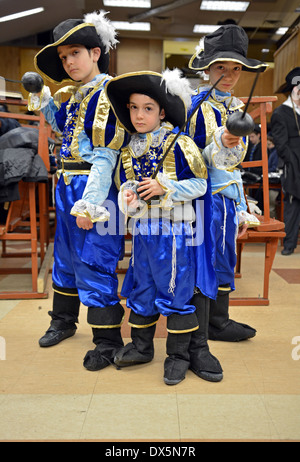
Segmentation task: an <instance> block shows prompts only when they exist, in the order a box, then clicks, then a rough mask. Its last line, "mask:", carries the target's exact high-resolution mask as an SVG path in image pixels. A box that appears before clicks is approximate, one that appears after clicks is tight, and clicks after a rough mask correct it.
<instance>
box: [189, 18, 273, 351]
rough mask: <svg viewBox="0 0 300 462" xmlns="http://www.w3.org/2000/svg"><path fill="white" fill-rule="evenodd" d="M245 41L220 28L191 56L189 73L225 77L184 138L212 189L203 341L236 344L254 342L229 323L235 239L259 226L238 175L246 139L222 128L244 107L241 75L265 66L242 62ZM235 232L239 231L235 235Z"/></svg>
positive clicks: (238, 31)
mask: <svg viewBox="0 0 300 462" xmlns="http://www.w3.org/2000/svg"><path fill="white" fill-rule="evenodd" d="M247 50H248V37H247V35H246V33H245V31H244V30H243V29H242V28H241V27H239V26H236V25H224V26H221V27H220V28H219V29H217V30H216V31H215V32H213V33H212V34H209V35H207V36H206V37H204V49H200V47H199V49H198V50H197V51H196V53H195V55H194V56H193V57H192V58H191V60H190V63H189V67H190V69H194V70H197V71H204V72H205V74H207V75H208V76H209V80H210V83H211V84H214V83H215V82H217V80H218V79H219V77H221V75H223V76H224V77H223V78H222V79H221V81H220V82H219V83H218V85H217V87H216V89H214V90H213V92H212V93H211V95H210V96H209V98H208V99H207V100H206V101H205V102H204V103H203V104H202V106H201V107H200V109H199V110H198V111H197V112H196V113H195V114H194V116H193V117H192V120H191V122H190V124H189V129H188V133H189V134H190V136H191V137H192V138H193V139H194V141H195V142H196V144H197V145H198V147H199V148H200V151H201V152H202V155H203V157H204V159H205V161H206V165H207V168H208V176H209V178H210V181H211V188H212V195H213V199H212V214H213V215H212V228H211V236H212V238H213V240H214V242H215V253H214V254H213V256H212V258H213V259H214V265H215V271H216V277H217V282H218V284H217V285H218V288H217V293H216V294H215V297H211V300H210V312H209V327H208V338H210V339H212V340H222V341H230V342H233V341H239V340H244V339H247V338H251V337H254V336H255V334H256V330H255V329H253V328H252V327H250V326H248V325H246V324H242V323H238V322H235V321H233V320H231V319H229V313H228V312H229V293H230V292H231V291H232V290H234V289H235V286H234V269H235V265H236V251H235V249H236V238H237V236H238V232H239V233H240V235H241V234H242V233H243V232H245V230H246V229H247V227H248V226H251V225H252V224H253V225H256V226H257V224H259V222H258V220H257V219H256V217H254V216H252V215H249V214H248V213H247V206H246V201H245V197H244V193H243V184H242V179H241V174H240V170H239V169H238V168H237V166H238V165H239V164H240V163H241V162H242V161H243V159H244V156H245V154H246V151H247V143H248V139H247V137H238V136H234V135H232V134H231V133H230V132H229V131H228V129H227V128H226V127H225V125H226V121H227V118H228V116H229V115H230V114H232V113H233V112H235V111H241V109H242V107H243V103H242V102H241V101H240V100H239V99H237V98H236V97H234V96H232V95H231V90H232V89H233V87H234V85H235V84H236V83H237V81H238V80H239V78H240V75H241V71H242V70H244V71H248V72H263V71H264V70H265V69H266V67H267V66H266V64H264V63H262V62H260V61H258V60H255V59H249V58H247ZM205 91H206V88H201V87H200V88H199V91H198V92H197V94H195V95H194V96H193V97H192V100H193V103H192V108H191V111H192V110H193V108H194V107H195V105H197V101H198V100H199V99H201V96H202V95H203V94H204V93H205ZM238 229H239V231H238ZM196 286H197V284H196ZM198 287H199V289H200V293H198V294H197V295H195V297H194V299H193V303H194V304H195V305H196V306H198V305H199V306H201V305H202V304H203V303H204V302H203V300H204V299H203V296H202V293H201V286H200V285H198Z"/></svg>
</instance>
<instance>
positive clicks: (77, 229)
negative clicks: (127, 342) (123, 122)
mask: <svg viewBox="0 0 300 462" xmlns="http://www.w3.org/2000/svg"><path fill="white" fill-rule="evenodd" d="M105 15H106V13H105V12H103V11H101V12H100V13H96V12H95V13H90V14H87V15H85V17H84V20H81V19H68V20H66V21H63V22H62V23H60V24H59V25H58V26H57V27H56V28H55V29H54V31H53V36H54V43H52V44H50V45H48V46H46V47H45V48H43V49H42V50H41V51H40V52H39V53H37V55H36V56H35V66H36V69H37V70H38V72H39V73H40V74H42V75H43V76H45V77H46V78H48V79H49V80H51V81H52V82H54V83H57V84H59V83H61V82H64V81H71V82H72V83H73V85H72V86H68V87H64V88H63V89H61V90H59V91H58V92H57V93H56V94H55V95H54V97H53V98H52V97H51V94H50V90H49V88H48V87H45V86H44V88H43V90H42V92H41V93H40V94H31V95H30V108H31V109H34V110H36V109H41V110H42V112H43V113H44V115H45V117H46V120H47V121H48V122H49V123H50V124H51V125H52V128H53V130H55V131H57V132H59V133H62V147H61V151H60V162H59V166H58V167H59V170H58V171H59V180H58V184H57V187H56V218H57V228H56V235H55V244H54V265H53V271H52V278H53V289H54V296H53V309H52V312H49V314H50V316H51V318H52V320H51V323H50V328H49V329H48V330H47V332H46V334H45V335H44V336H43V337H42V338H41V339H40V341H39V344H40V346H41V347H49V346H53V345H56V344H57V343H59V342H61V341H62V340H64V339H65V338H68V337H71V336H72V335H74V334H75V331H76V323H77V322H78V314H79V306H80V302H82V303H83V304H84V305H85V306H87V307H88V314H87V319H88V323H89V324H90V325H91V327H92V331H93V342H94V343H95V344H96V348H95V349H94V350H91V351H88V352H87V354H86V356H85V358H84V366H85V367H86V368H87V369H89V370H100V369H102V368H104V367H106V366H108V365H109V364H111V363H112V361H113V358H114V355H115V352H116V350H117V349H120V347H121V346H122V345H123V341H122V338H121V334H120V325H121V322H122V319H123V314H124V309H123V308H122V306H121V305H120V303H119V298H118V295H117V287H118V280H117V276H116V272H115V269H116V266H117V262H118V260H119V258H120V256H121V255H122V252H123V237H122V235H121V233H118V222H117V221H116V223H115V225H116V230H115V233H114V235H109V234H106V235H99V234H98V232H97V229H96V225H95V223H97V222H105V221H107V220H109V218H110V214H109V212H108V210H107V208H106V206H109V205H110V204H113V205H115V207H117V190H116V187H115V185H114V182H113V181H112V180H113V171H114V168H115V165H116V163H117V157H118V155H119V152H120V151H119V149H120V147H121V145H122V142H123V135H124V133H125V132H124V130H123V129H121V128H120V127H119V124H118V123H117V121H116V118H115V116H114V114H113V112H112V111H111V110H110V107H109V103H108V101H107V99H106V96H105V91H104V87H105V85H106V83H107V82H108V81H109V79H110V78H111V77H109V76H108V75H107V70H108V64H109V50H110V48H112V47H113V46H115V45H116V43H117V40H116V38H115V35H116V34H115V29H114V27H113V26H112V24H111V23H110V22H109V21H108V20H107V19H106V17H105ZM75 84H76V85H75ZM65 93H67V94H70V96H69V99H67V101H66V102H62V99H63V98H62V95H63V94H65ZM106 201H107V202H106ZM115 215H116V216H117V215H118V214H115Z"/></svg>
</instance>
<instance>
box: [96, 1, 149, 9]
mask: <svg viewBox="0 0 300 462" xmlns="http://www.w3.org/2000/svg"><path fill="white" fill-rule="evenodd" d="M103 4H104V6H119V7H123V6H126V7H127V8H151V0H103Z"/></svg>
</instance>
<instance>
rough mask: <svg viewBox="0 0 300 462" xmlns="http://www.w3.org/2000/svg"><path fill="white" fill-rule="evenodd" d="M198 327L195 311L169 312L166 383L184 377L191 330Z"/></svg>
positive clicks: (188, 360) (188, 364)
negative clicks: (186, 312) (189, 312)
mask: <svg viewBox="0 0 300 462" xmlns="http://www.w3.org/2000/svg"><path fill="white" fill-rule="evenodd" d="M196 329H198V322H197V317H196V315H195V313H193V314H187V315H182V316H180V315H178V314H171V315H170V316H168V319H167V330H168V337H167V355H168V357H167V358H166V359H165V363H164V381H165V384H166V385H177V384H178V383H180V382H182V380H184V379H185V375H186V372H187V370H188V369H189V367H190V354H189V345H190V341H191V336H192V331H194V330H196Z"/></svg>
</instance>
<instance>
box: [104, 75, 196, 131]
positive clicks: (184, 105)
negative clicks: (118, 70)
mask: <svg viewBox="0 0 300 462" xmlns="http://www.w3.org/2000/svg"><path fill="white" fill-rule="evenodd" d="M105 91H106V94H107V97H108V99H109V101H110V104H111V106H112V108H113V111H114V113H115V115H116V117H117V118H118V119H119V121H120V122H121V123H122V125H123V126H124V127H125V129H126V130H127V131H128V132H129V133H131V134H132V133H135V132H136V130H135V128H134V126H133V125H132V122H131V120H130V113H129V109H128V107H127V105H128V103H129V98H130V95H132V94H133V93H141V94H143V95H147V96H149V97H150V98H152V99H154V100H155V101H157V102H158V103H159V105H160V107H161V108H163V109H164V110H165V113H166V117H165V119H166V121H167V122H170V123H171V124H172V125H173V126H174V127H181V126H182V125H183V124H184V123H185V121H186V117H187V110H188V109H189V107H190V105H191V95H192V93H193V90H192V88H191V86H190V84H189V82H188V80H187V79H186V78H182V77H181V72H180V71H179V70H178V69H174V70H172V71H170V70H169V69H167V70H166V71H164V72H163V73H162V74H159V73H156V72H151V71H141V72H132V73H128V74H123V75H120V76H118V77H115V78H114V79H112V80H110V81H109V82H108V84H107V85H106V87H105Z"/></svg>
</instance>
